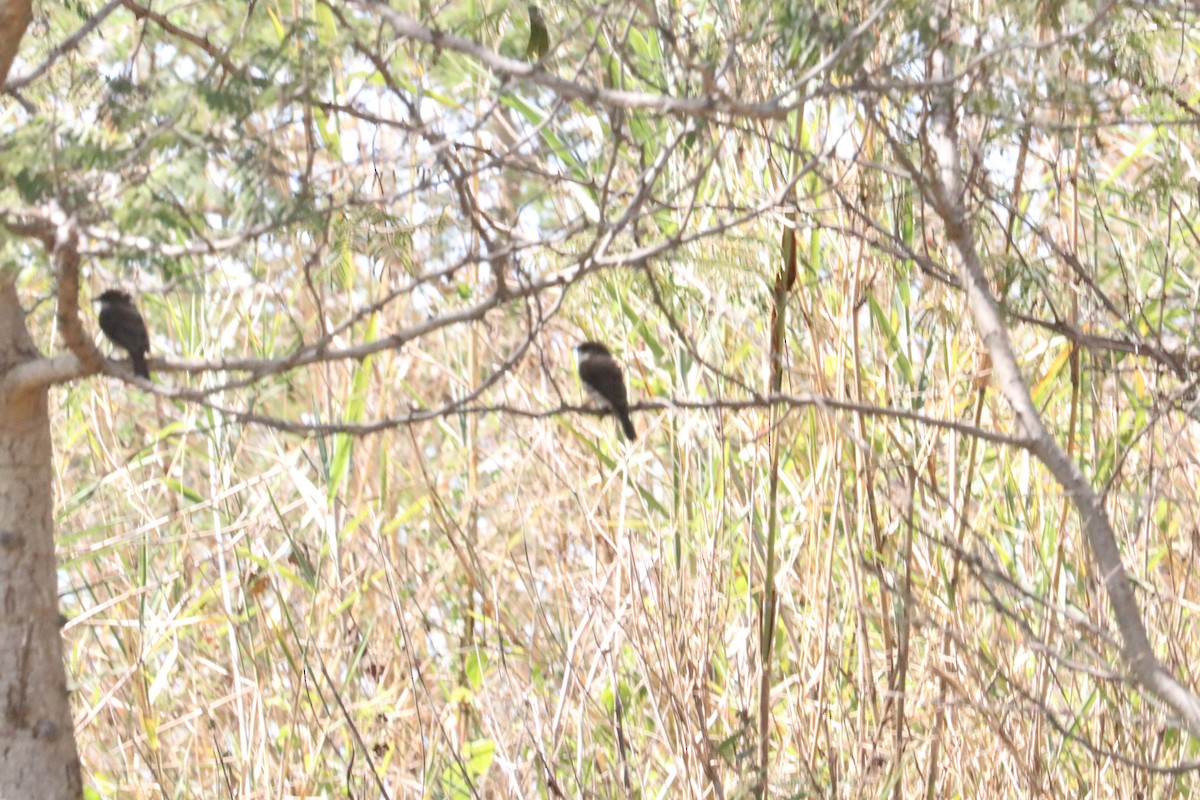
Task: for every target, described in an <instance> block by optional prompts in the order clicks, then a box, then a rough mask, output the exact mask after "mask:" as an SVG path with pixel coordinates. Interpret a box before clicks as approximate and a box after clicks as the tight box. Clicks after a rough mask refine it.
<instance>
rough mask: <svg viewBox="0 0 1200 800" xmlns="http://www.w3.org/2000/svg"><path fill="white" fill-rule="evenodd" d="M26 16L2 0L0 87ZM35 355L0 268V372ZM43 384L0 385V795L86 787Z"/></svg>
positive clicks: (49, 794)
mask: <svg viewBox="0 0 1200 800" xmlns="http://www.w3.org/2000/svg"><path fill="white" fill-rule="evenodd" d="M30 18H31V3H30V0H0V86H2V85H3V84H4V81H5V79H6V78H7V76H8V70H9V67H11V66H12V62H13V59H14V58H15V57H16V53H17V48H18V46H19V45H20V42H21V37H22V36H23V35H24V33H25V28H26V27H27V26H28V24H29V20H30ZM39 358H40V355H39V353H38V352H37V348H36V347H34V344H33V340H32V339H31V338H30V336H29V332H28V330H27V329H26V328H25V315H24V312H23V311H22V309H21V304H20V302H18V298H17V290H16V285H15V283H14V278H13V276H12V275H7V274H4V273H0V379H2V378H3V377H4V376H8V375H10V374H11V373H12V371H13V370H14V369H16V368H18V367H20V366H21V365H23V364H28V363H30V362H33V361H36V360H39ZM47 391H48V384H45V383H36V384H33V385H29V384H26V385H24V386H17V387H15V388H14V387H13V384H12V383H11V382H9V383H7V384H6V386H5V388H4V390H2V391H0V798H3V800H24V798H39V800H41V799H43V798H45V799H46V800H58V798H63V799H64V800H65V799H66V798H78V797H80V796H82V794H83V783H82V778H81V774H80V768H79V754H78V752H77V751H76V749H75V728H74V723H73V722H72V718H71V704H70V701H69V697H68V695H67V673H66V669H65V667H64V666H63V649H62V637H61V633H60V631H61V627H62V626H61V625H60V623H59V612H58V577H57V573H56V567H57V564H56V561H55V554H54V517H53V492H52V479H53V472H52V464H51V456H52V450H51V443H50V413H49V409H48V403H47Z"/></svg>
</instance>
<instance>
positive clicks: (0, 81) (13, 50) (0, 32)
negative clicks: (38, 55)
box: [0, 0, 33, 86]
mask: <svg viewBox="0 0 1200 800" xmlns="http://www.w3.org/2000/svg"><path fill="white" fill-rule="evenodd" d="M31 19H33V0H0V86H3V85H4V81H5V79H6V78H7V77H8V68H9V67H11V66H12V62H13V59H14V58H16V57H17V47H18V46H19V45H20V44H21V37H22V36H24V35H25V28H26V27H28V26H29V21H30V20H31Z"/></svg>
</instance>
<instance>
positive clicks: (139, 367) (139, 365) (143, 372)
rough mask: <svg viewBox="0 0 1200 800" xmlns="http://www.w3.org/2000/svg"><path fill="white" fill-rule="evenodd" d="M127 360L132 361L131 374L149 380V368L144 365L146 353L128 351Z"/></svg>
mask: <svg viewBox="0 0 1200 800" xmlns="http://www.w3.org/2000/svg"><path fill="white" fill-rule="evenodd" d="M129 360H130V361H132V362H133V374H134V375H137V376H138V377H139V378H145V379H146V380H150V368H149V367H147V366H146V354H145V353H137V352H132V351H131V352H130V353H129Z"/></svg>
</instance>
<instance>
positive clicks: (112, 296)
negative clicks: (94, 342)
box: [96, 289, 150, 379]
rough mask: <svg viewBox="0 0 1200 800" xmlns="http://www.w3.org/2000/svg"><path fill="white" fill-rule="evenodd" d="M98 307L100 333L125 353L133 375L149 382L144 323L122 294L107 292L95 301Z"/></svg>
mask: <svg viewBox="0 0 1200 800" xmlns="http://www.w3.org/2000/svg"><path fill="white" fill-rule="evenodd" d="M96 302H98V303H100V330H102V331H104V335H105V336H107V337H108V338H109V339H111V340H112V342H113V344H115V345H117V346H118V347H122V348H124V349H125V350H128V351H129V360H130V361H132V362H133V374H134V375H137V376H138V377H139V378H147V379H148V378H149V377H150V369H149V368H148V367H147V366H146V351H147V350H149V349H150V337H149V336H147V335H146V323H145V322H144V321H143V320H142V315H141V314H139V313H138V310H137V308H136V307H135V306H134V305H133V300H131V299H130V298H129V295H128V294H126V293H125V292H122V291H119V290H117V289H109V290H108V291H106V292H105V293H104V294H102V295H100V296H99V297H97V298H96Z"/></svg>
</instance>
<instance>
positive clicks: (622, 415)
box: [617, 409, 637, 442]
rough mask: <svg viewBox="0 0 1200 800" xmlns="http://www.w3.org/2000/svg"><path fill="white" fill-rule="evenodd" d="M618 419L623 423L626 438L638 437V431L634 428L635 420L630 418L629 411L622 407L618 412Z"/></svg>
mask: <svg viewBox="0 0 1200 800" xmlns="http://www.w3.org/2000/svg"><path fill="white" fill-rule="evenodd" d="M617 419H618V420H619V421H620V423H621V430H623V431H625V438H626V439H628V440H629V441H631V442H632V441H633V440H634V439H636V438H637V431H636V430H634V428H633V420H631V419H630V418H629V412H628V411H626V410H625V409H621V410H620V411H618V412H617Z"/></svg>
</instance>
